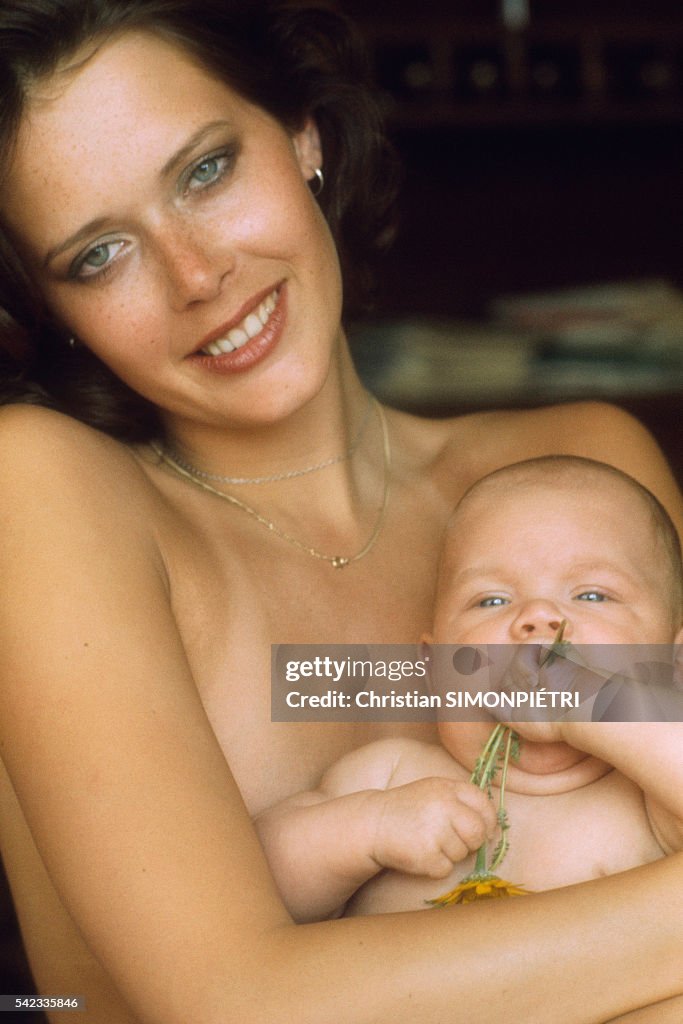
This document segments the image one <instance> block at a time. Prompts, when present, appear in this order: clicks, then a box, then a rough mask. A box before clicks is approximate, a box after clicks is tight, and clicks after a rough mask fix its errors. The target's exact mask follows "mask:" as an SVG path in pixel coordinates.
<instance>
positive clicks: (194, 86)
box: [2, 32, 341, 428]
mask: <svg viewBox="0 0 683 1024" xmlns="http://www.w3.org/2000/svg"><path fill="white" fill-rule="evenodd" d="M18 143H19V144H18V148H17V153H16V158H15V160H14V163H13V165H12V169H11V174H10V179H9V187H8V188H7V190H6V193H5V196H4V197H3V201H2V208H3V214H4V216H5V218H6V219H7V221H8V223H9V225H10V227H11V229H12V231H13V232H14V233H15V235H16V237H17V239H18V240H19V245H20V248H21V251H22V253H23V255H24V256H25V258H26V259H27V261H28V263H29V265H30V267H31V269H32V272H33V274H34V275H35V278H36V280H37V282H38V284H39V286H40V288H41V290H42V292H43V294H44V296H45V298H46V301H47V303H48V306H49V307H50V308H51V309H52V311H53V313H54V314H55V315H56V317H57V318H58V320H59V321H60V322H61V323H62V324H63V325H64V327H65V332H66V333H67V334H68V333H70V334H73V335H75V336H76V337H77V338H78V340H79V341H80V342H81V343H83V344H85V345H87V346H88V347H89V348H90V349H91V350H92V351H93V352H94V353H95V354H96V355H97V356H99V357H100V359H101V360H102V361H103V362H104V363H106V364H107V365H108V366H109V367H110V368H111V369H112V370H113V371H114V372H115V373H116V374H117V375H118V376H119V377H120V378H122V379H123V380H124V381H126V383H128V384H129V385H130V386H131V387H132V388H134V389H135V390H136V391H138V392H139V393H140V394H142V395H144V396H145V397H147V398H148V399H150V400H151V401H153V402H154V403H155V404H157V405H158V406H159V407H160V408H161V409H162V411H164V412H165V414H166V417H167V419H168V421H169V424H170V426H171V427H172V428H173V427H174V426H175V427H176V428H178V427H180V425H181V424H183V423H186V424H187V423H197V422H201V423H203V424H207V425H214V424H215V425H230V424H234V425H242V426H244V425H250V424H254V425H257V424H258V423H264V424H265V423H269V422H273V421H277V420H278V418H280V417H283V416H285V415H287V413H288V412H291V411H293V410H294V409H296V408H297V407H299V406H300V405H301V404H303V402H305V401H306V400H307V399H309V398H310V397H312V396H313V395H314V394H316V393H317V392H318V391H319V390H320V388H321V387H322V385H323V383H324V382H325V379H326V378H327V375H328V372H329V369H330V366H331V362H332V358H333V353H334V352H335V348H336V344H337V342H338V339H339V335H340V314H341V283H340V274H339V265H338V261H337V256H336V251H335V247H334V244H333V241H332V238H331V235H330V232H329V230H328V227H327V224H326V222H325V220H324V218H323V216H322V214H321V212H320V210H319V207H318V205H317V203H316V202H315V201H314V199H313V198H312V195H311V193H310V190H309V187H308V184H307V181H308V179H310V178H311V177H312V176H313V171H314V169H315V168H316V167H318V166H320V164H321V163H322V155H321V153H320V147H319V139H318V134H317V130H316V128H315V125H314V124H313V123H312V122H308V123H307V124H306V125H305V126H304V128H303V130H302V131H301V132H299V133H298V134H295V135H290V134H289V133H287V131H286V130H285V129H283V127H282V126H281V125H280V124H279V123H278V122H277V121H275V120H274V119H273V118H271V117H270V116H269V115H268V114H266V113H265V112H264V111H263V110H261V109H260V108H258V107H255V106H253V105H251V104H249V103H248V102H247V101H245V100H244V99H242V98H241V97H240V96H238V95H237V94H236V93H235V92H233V91H232V90H231V89H230V88H228V87H227V86H226V85H224V84H223V83H221V82H219V81H217V80H216V79H215V78H212V77H210V76H209V75H208V74H207V73H206V72H205V71H204V70H203V69H201V68H200V67H199V66H198V65H197V64H196V63H195V62H193V60H192V59H191V58H190V57H189V56H188V55H187V54H186V53H185V52H184V51H183V50H181V49H179V48H177V47H175V46H174V45H171V44H169V43H168V42H166V41H163V40H161V39H159V38H156V37H153V36H151V35H149V34H147V33H144V32H132V33H129V34H126V35H123V36H120V37H117V38H116V39H114V40H112V41H109V42H106V43H105V44H104V45H102V47H101V48H100V49H99V50H96V51H95V52H94V53H86V54H83V55H80V57H78V58H77V59H76V60H74V61H73V62H72V64H71V65H70V67H69V68H68V69H66V70H64V71H62V72H59V73H57V74H55V75H54V76H53V77H52V78H50V79H49V80H47V81H41V82H40V83H38V85H37V86H36V87H35V89H34V90H33V94H32V96H31V102H30V105H29V108H28V112H27V114H26V116H25V118H24V121H23V123H22V126H21V130H20V134H19V139H18Z"/></svg>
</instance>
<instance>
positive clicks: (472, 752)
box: [438, 712, 495, 771]
mask: <svg viewBox="0 0 683 1024" xmlns="http://www.w3.org/2000/svg"><path fill="white" fill-rule="evenodd" d="M454 714H457V712H454ZM494 725H495V723H492V724H489V723H486V722H439V725H438V729H439V738H440V740H441V743H442V744H443V746H444V748H445V749H446V750H447V751H448V753H449V754H450V755H451V757H452V758H454V760H456V761H457V762H458V764H461V765H462V766H463V767H464V768H466V769H467V770H468V771H472V769H473V768H474V763H475V761H476V760H477V758H478V757H479V754H480V753H481V749H482V747H483V745H484V743H485V742H486V740H487V739H488V737H489V735H490V733H491V729H492V728H493V727H494Z"/></svg>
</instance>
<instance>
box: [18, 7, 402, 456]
mask: <svg viewBox="0 0 683 1024" xmlns="http://www.w3.org/2000/svg"><path fill="white" fill-rule="evenodd" d="M145 28H151V29H153V30H154V32H155V33H156V34H160V35H163V36H165V37H166V38H168V39H169V40H171V41H174V42H176V43H178V44H180V45H181V46H182V47H184V48H185V50H186V51H188V52H189V53H191V54H192V55H193V56H194V57H195V58H196V59H197V60H198V61H199V62H200V63H201V64H202V65H203V66H204V67H205V68H206V69H207V71H208V72H209V73H211V74H212V75H215V76H216V77H218V78H219V79H221V80H222V81H224V82H225V83H226V84H227V85H229V86H230V87H231V88H233V89H234V90H235V91H236V92H238V93H239V94H240V95H242V96H243V97H244V98H245V99H247V100H249V101H250V102H252V103H255V104H257V105H258V106H260V107H262V108H263V109H264V110H266V111H267V112H268V113H269V114H271V115H272V116H274V117H275V118H277V120H278V121H279V122H280V123H281V124H282V125H283V126H284V127H286V128H287V129H289V130H292V131H293V130H296V129H298V128H300V127H302V125H303V123H304V121H305V119H306V118H307V117H308V116H312V117H313V118H314V119H315V121H316V123H317V126H318V129H319V131H320V135H321V140H322V146H323V152H324V154H325V187H324V189H323V191H322V193H321V195H320V197H319V200H318V201H319V203H320V205H321V208H322V210H323V212H324V214H325V216H326V218H327V220H328V223H329V225H330V228H331V230H332V233H333V236H334V238H335V241H336V244H337V248H338V251H339V256H340V260H341V265H342V272H343V275H344V281H345V294H346V308H347V311H348V309H349V306H351V308H353V307H356V308H357V307H359V306H360V305H361V304H362V302H363V301H364V300H365V299H366V298H367V295H368V294H369V291H370V286H371V280H372V275H371V272H370V267H371V263H372V258H373V257H374V255H375V254H376V252H377V251H378V250H380V249H381V248H383V247H384V246H385V245H386V244H387V242H388V241H389V239H390V237H391V234H392V211H393V199H394V195H395V191H396V180H397V175H396V164H395V160H394V157H393V153H392V151H391V149H390V147H389V146H388V145H387V142H386V139H385V137H384V134H383V131H382V124H381V118H380V116H379V113H378V108H377V105H376V103H375V101H374V99H373V97H372V94H371V91H370V90H369V88H368V84H369V77H370V76H369V67H368V62H367V58H366V55H365V51H364V49H363V47H362V45H361V44H360V43H359V40H358V38H357V36H356V34H355V32H354V31H353V29H352V27H351V26H350V25H349V23H348V22H347V20H346V19H345V18H344V17H343V16H342V15H341V14H339V13H338V12H337V11H335V10H334V9H333V8H331V7H330V6H327V5H326V4H325V3H324V2H322V3H287V2H282V0H5V3H4V4H3V6H2V8H1V9H0V95H1V96H2V105H1V108H0V182H1V181H2V178H3V176H4V174H6V173H7V170H8V166H9V163H10V161H11V157H12V149H13V145H14V142H15V139H16V135H17V131H18V127H19V125H20V123H21V119H22V116H23V112H24V108H25V104H26V101H27V97H28V96H29V94H30V90H31V87H32V85H33V84H34V83H35V82H37V81H38V80H40V79H41V78H42V77H44V76H48V75H50V74H51V73H52V72H54V71H55V69H56V68H57V67H58V66H60V65H62V64H63V63H64V62H67V61H68V60H69V59H70V58H71V57H72V56H74V55H75V54H76V52H77V51H78V50H80V49H81V48H82V47H83V46H84V45H86V44H88V43H93V44H95V43H97V42H100V41H101V40H102V39H103V38H107V37H108V36H111V35H115V34H117V33H121V32H124V31H128V30H132V29H145ZM66 341H67V339H66V338H65V337H64V331H63V329H61V328H60V327H59V325H57V324H56V323H55V322H54V320H53V319H52V317H51V315H50V311H49V309H47V308H46V306H45V304H44V302H43V301H42V298H41V296H40V294H39V292H38V290H37V289H36V287H35V286H34V284H33V283H32V281H31V278H30V276H29V274H28V272H27V271H26V269H25V267H24V266H23V265H22V263H21V260H20V258H19V256H18V255H17V252H16V247H15V246H14V245H13V243H12V238H11V235H10V234H9V232H8V231H7V230H6V229H5V228H3V226H2V224H1V223H0V402H3V401H4V402H7V401H27V402H34V403H40V404H46V405H50V406H51V407H53V408H57V409H60V410H62V411H64V412H67V413H69V414H71V415H73V416H75V417H77V418H78V419H81V420H83V421H84V422H86V423H88V424H90V425H92V426H95V427H97V428H99V429H102V430H105V431H107V432H108V433H110V434H112V435H113V436H115V437H118V438H120V439H121V440H126V441H143V440H148V439H149V438H150V437H152V436H154V435H155V434H158V432H159V429H158V417H157V412H156V409H155V407H154V406H153V405H152V404H151V403H150V402H148V401H147V400H145V399H143V398H141V397H140V396H139V395H137V394H136V393H135V392H133V391H131V389H129V388H128V387H127V386H126V385H124V384H123V383H122V382H121V381H119V380H118V379H117V378H116V377H115V376H114V375H113V374H112V373H111V372H110V371H109V370H108V369H107V368H106V367H105V366H104V365H103V364H102V363H101V362H100V361H99V360H98V359H97V358H96V357H95V356H93V355H92V354H91V353H90V352H89V351H88V350H87V349H86V348H84V347H83V346H80V347H79V348H76V349H69V347H68V345H67V343H66Z"/></svg>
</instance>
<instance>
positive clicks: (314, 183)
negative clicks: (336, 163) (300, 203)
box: [311, 167, 325, 198]
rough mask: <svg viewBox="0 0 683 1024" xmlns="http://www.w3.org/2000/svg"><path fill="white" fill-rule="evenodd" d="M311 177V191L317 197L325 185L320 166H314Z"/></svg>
mask: <svg viewBox="0 0 683 1024" xmlns="http://www.w3.org/2000/svg"><path fill="white" fill-rule="evenodd" d="M313 174H314V177H313V178H311V192H312V194H313V195H314V196H315V197H316V198H317V197H318V196H319V195H320V193H321V192H322V190H323V189H324V187H325V176H324V174H323V172H322V168H321V167H316V168H315V170H314V171H313Z"/></svg>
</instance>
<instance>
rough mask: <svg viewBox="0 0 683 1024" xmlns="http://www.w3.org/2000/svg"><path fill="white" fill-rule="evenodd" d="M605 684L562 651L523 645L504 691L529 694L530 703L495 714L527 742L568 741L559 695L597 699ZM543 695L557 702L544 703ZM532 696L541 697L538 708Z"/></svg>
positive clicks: (505, 681) (512, 664) (504, 682)
mask: <svg viewBox="0 0 683 1024" xmlns="http://www.w3.org/2000/svg"><path fill="white" fill-rule="evenodd" d="M602 684H603V679H602V678H601V677H600V676H598V675H597V674H595V673H594V672H592V671H591V670H590V669H589V668H588V667H587V666H585V665H582V664H581V663H580V662H578V661H575V660H573V659H572V657H571V656H570V655H567V656H565V655H564V654H563V652H562V649H560V651H559V652H558V653H554V652H553V650H552V648H549V647H546V646H541V645H540V644H522V645H520V646H519V648H518V650H517V652H516V654H515V657H514V658H513V659H512V661H511V662H510V663H509V665H508V667H507V670H506V673H505V676H504V678H503V681H502V685H501V689H502V690H503V691H506V692H507V693H517V694H520V693H528V694H529V695H530V699H529V703H528V704H524V703H522V702H520V704H519V706H518V707H517V708H516V709H515V710H514V711H511V710H509V709H508V708H506V707H504V706H503V707H501V709H500V712H499V713H495V712H494V714H496V717H497V718H498V719H499V720H501V721H503V722H504V724H506V725H510V726H511V727H512V728H513V729H514V730H515V731H516V732H517V733H519V735H520V736H522V737H523V738H524V739H527V740H532V741H534V742H536V743H556V742H559V741H562V740H564V741H566V740H567V738H566V736H565V731H566V728H567V720H566V718H565V715H566V711H565V710H564V709H563V708H562V706H561V705H560V704H559V701H558V697H557V694H559V693H561V692H564V693H571V694H572V696H578V699H579V701H584V700H587V699H589V698H591V697H594V695H595V693H596V692H597V691H598V690H599V688H600V686H602ZM543 691H551V694H553V695H554V699H553V700H551V699H550V695H549V696H548V698H546V699H544V700H543V703H541V699H542V698H541V697H540V694H542V692H543ZM532 694H538V695H539V696H537V697H536V698H535V701H534V703H535V704H536V705H537V706H534V703H532V698H531V695H532ZM508 715H509V718H508Z"/></svg>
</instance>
